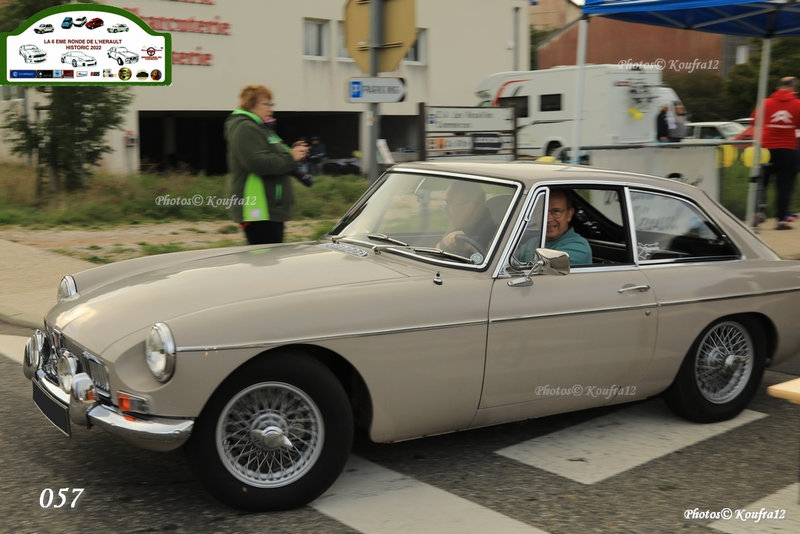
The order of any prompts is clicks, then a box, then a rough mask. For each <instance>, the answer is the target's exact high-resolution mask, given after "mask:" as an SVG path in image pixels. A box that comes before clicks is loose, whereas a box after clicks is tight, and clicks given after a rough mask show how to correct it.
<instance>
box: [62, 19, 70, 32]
mask: <svg viewBox="0 0 800 534" xmlns="http://www.w3.org/2000/svg"><path fill="white" fill-rule="evenodd" d="M72 24H73V22H72V17H64V21H63V22H62V23H61V27H62V28H64V29H65V30H68V29H70V28H72Z"/></svg>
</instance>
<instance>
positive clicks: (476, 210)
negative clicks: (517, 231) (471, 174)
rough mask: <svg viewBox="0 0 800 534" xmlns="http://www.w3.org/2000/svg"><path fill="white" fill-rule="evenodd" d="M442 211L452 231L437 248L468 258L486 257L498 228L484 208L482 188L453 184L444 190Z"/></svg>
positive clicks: (467, 184) (484, 197)
mask: <svg viewBox="0 0 800 534" xmlns="http://www.w3.org/2000/svg"><path fill="white" fill-rule="evenodd" d="M445 209H446V210H447V216H448V217H449V218H450V222H451V223H452V224H453V228H452V229H451V230H450V231H448V232H447V233H446V234H445V235H444V237H442V239H441V241H439V243H438V245H437V246H438V248H441V249H443V250H446V251H448V252H452V253H454V254H460V255H462V256H467V257H469V256H472V255H473V254H476V253H477V254H481V255H482V256H483V255H486V252H487V250H488V249H489V245H490V244H491V242H492V238H493V237H494V234H495V233H496V232H497V226H498V225H497V223H496V222H495V220H494V219H493V218H492V214H491V213H490V212H489V209H488V208H487V207H486V192H485V191H484V190H483V188H482V187H481V186H480V185H478V184H477V183H475V182H467V181H461V182H456V183H454V184H453V185H452V186H450V189H448V190H447V197H446V204H445Z"/></svg>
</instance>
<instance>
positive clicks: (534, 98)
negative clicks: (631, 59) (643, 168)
mask: <svg viewBox="0 0 800 534" xmlns="http://www.w3.org/2000/svg"><path fill="white" fill-rule="evenodd" d="M584 68H585V71H584V93H583V113H582V121H583V123H582V127H581V138H580V144H581V146H588V145H613V144H620V143H645V142H654V141H655V140H656V116H657V115H658V111H659V109H660V107H661V106H663V105H668V106H669V107H670V109H674V106H675V105H676V104H679V103H680V99H679V98H678V95H676V94H675V91H673V90H672V89H670V88H669V87H666V86H664V85H663V84H662V81H661V71H660V70H657V69H646V70H636V69H631V68H624V67H621V66H619V65H587V66H586V67H584ZM577 74H578V67H577V66H566V67H554V68H551V69H543V70H533V71H510V72H498V73H495V74H492V75H490V76H488V77H487V78H486V79H484V80H483V81H482V82H481V83H480V85H479V86H478V89H477V90H476V95H477V96H478V98H479V99H480V102H479V105H480V106H515V108H516V116H517V153H518V154H520V155H524V156H542V155H551V154H554V153H555V152H557V151H558V149H559V148H561V147H568V146H570V145H571V144H572V141H573V139H572V136H573V126H574V121H575V116H576V113H575V100H576V95H575V84H576V76H577Z"/></svg>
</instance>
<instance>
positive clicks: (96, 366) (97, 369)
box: [80, 352, 111, 395]
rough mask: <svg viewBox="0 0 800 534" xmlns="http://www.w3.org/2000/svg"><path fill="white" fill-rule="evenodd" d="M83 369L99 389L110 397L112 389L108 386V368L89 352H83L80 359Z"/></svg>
mask: <svg viewBox="0 0 800 534" xmlns="http://www.w3.org/2000/svg"><path fill="white" fill-rule="evenodd" d="M80 362H81V369H83V371H84V372H85V373H86V374H88V375H89V377H90V378H91V379H92V382H94V385H95V387H96V388H97V389H99V390H101V391H102V392H103V393H105V394H106V395H108V394H109V393H110V392H111V387H110V386H109V384H108V368H107V367H106V366H105V365H103V364H102V362H100V360H98V359H97V358H95V357H94V356H92V355H91V354H89V353H88V352H82V353H81V357H80Z"/></svg>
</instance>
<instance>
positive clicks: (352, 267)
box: [47, 243, 430, 353]
mask: <svg viewBox="0 0 800 534" xmlns="http://www.w3.org/2000/svg"><path fill="white" fill-rule="evenodd" d="M139 260H141V261H139ZM139 260H129V261H124V262H119V263H116V264H110V265H107V266H102V267H97V268H95V269H90V270H89V271H85V272H84V273H78V274H76V275H74V278H75V281H76V285H77V290H78V296H77V297H76V298H74V299H72V300H67V301H65V302H62V303H60V304H58V305H56V306H55V307H54V308H53V309H52V310H51V311H50V313H49V314H48V317H47V320H48V323H49V324H51V325H52V326H55V327H56V328H57V329H59V330H60V331H61V332H62V333H63V334H64V335H66V336H67V337H69V338H71V339H73V340H75V341H76V342H78V343H80V344H81V345H83V347H84V348H86V349H88V350H90V351H92V352H98V353H99V352H102V350H104V349H105V348H107V347H108V346H109V345H110V344H111V343H113V342H115V341H116V340H118V339H120V338H122V337H124V336H126V335H128V334H131V333H133V332H136V331H138V330H141V329H144V328H149V327H150V326H151V325H152V324H153V323H154V322H158V321H165V322H168V323H169V322H170V321H172V320H178V319H180V318H181V317H184V316H187V315H191V314H198V313H201V312H203V311H205V310H219V313H220V317H219V318H218V319H219V322H220V324H223V323H224V321H225V317H226V316H227V317H230V318H231V319H232V317H231V316H232V315H235V314H236V310H237V308H241V309H244V308H248V309H250V308H254V309H256V310H263V311H264V313H274V311H275V310H271V309H270V304H269V301H270V300H272V299H274V300H277V301H285V300H287V298H289V299H290V298H292V297H293V296H294V295H304V296H307V295H309V294H310V293H314V292H315V291H320V290H324V291H331V290H334V289H336V288H340V287H343V286H358V285H363V284H374V283H375V282H378V281H382V280H390V279H397V278H404V277H407V276H409V275H411V274H412V273H413V272H414V271H413V270H414V267H413V265H408V263H407V262H401V261H398V258H397V257H396V256H395V257H392V256H391V255H388V254H385V255H382V256H381V257H380V258H378V257H376V256H375V255H374V254H373V253H372V252H369V251H367V250H365V249H361V248H356V247H351V246H347V245H337V244H334V243H304V244H292V245H277V246H259V247H240V248H237V249H217V250H213V251H193V252H181V253H176V254H165V255H163V256H151V257H148V258H140V259H139ZM376 260H377V261H376ZM429 270H430V269H429ZM426 272H427V271H426ZM298 298H304V297H302V296H301V297H298ZM222 310H224V311H222ZM278 312H280V310H278Z"/></svg>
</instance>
